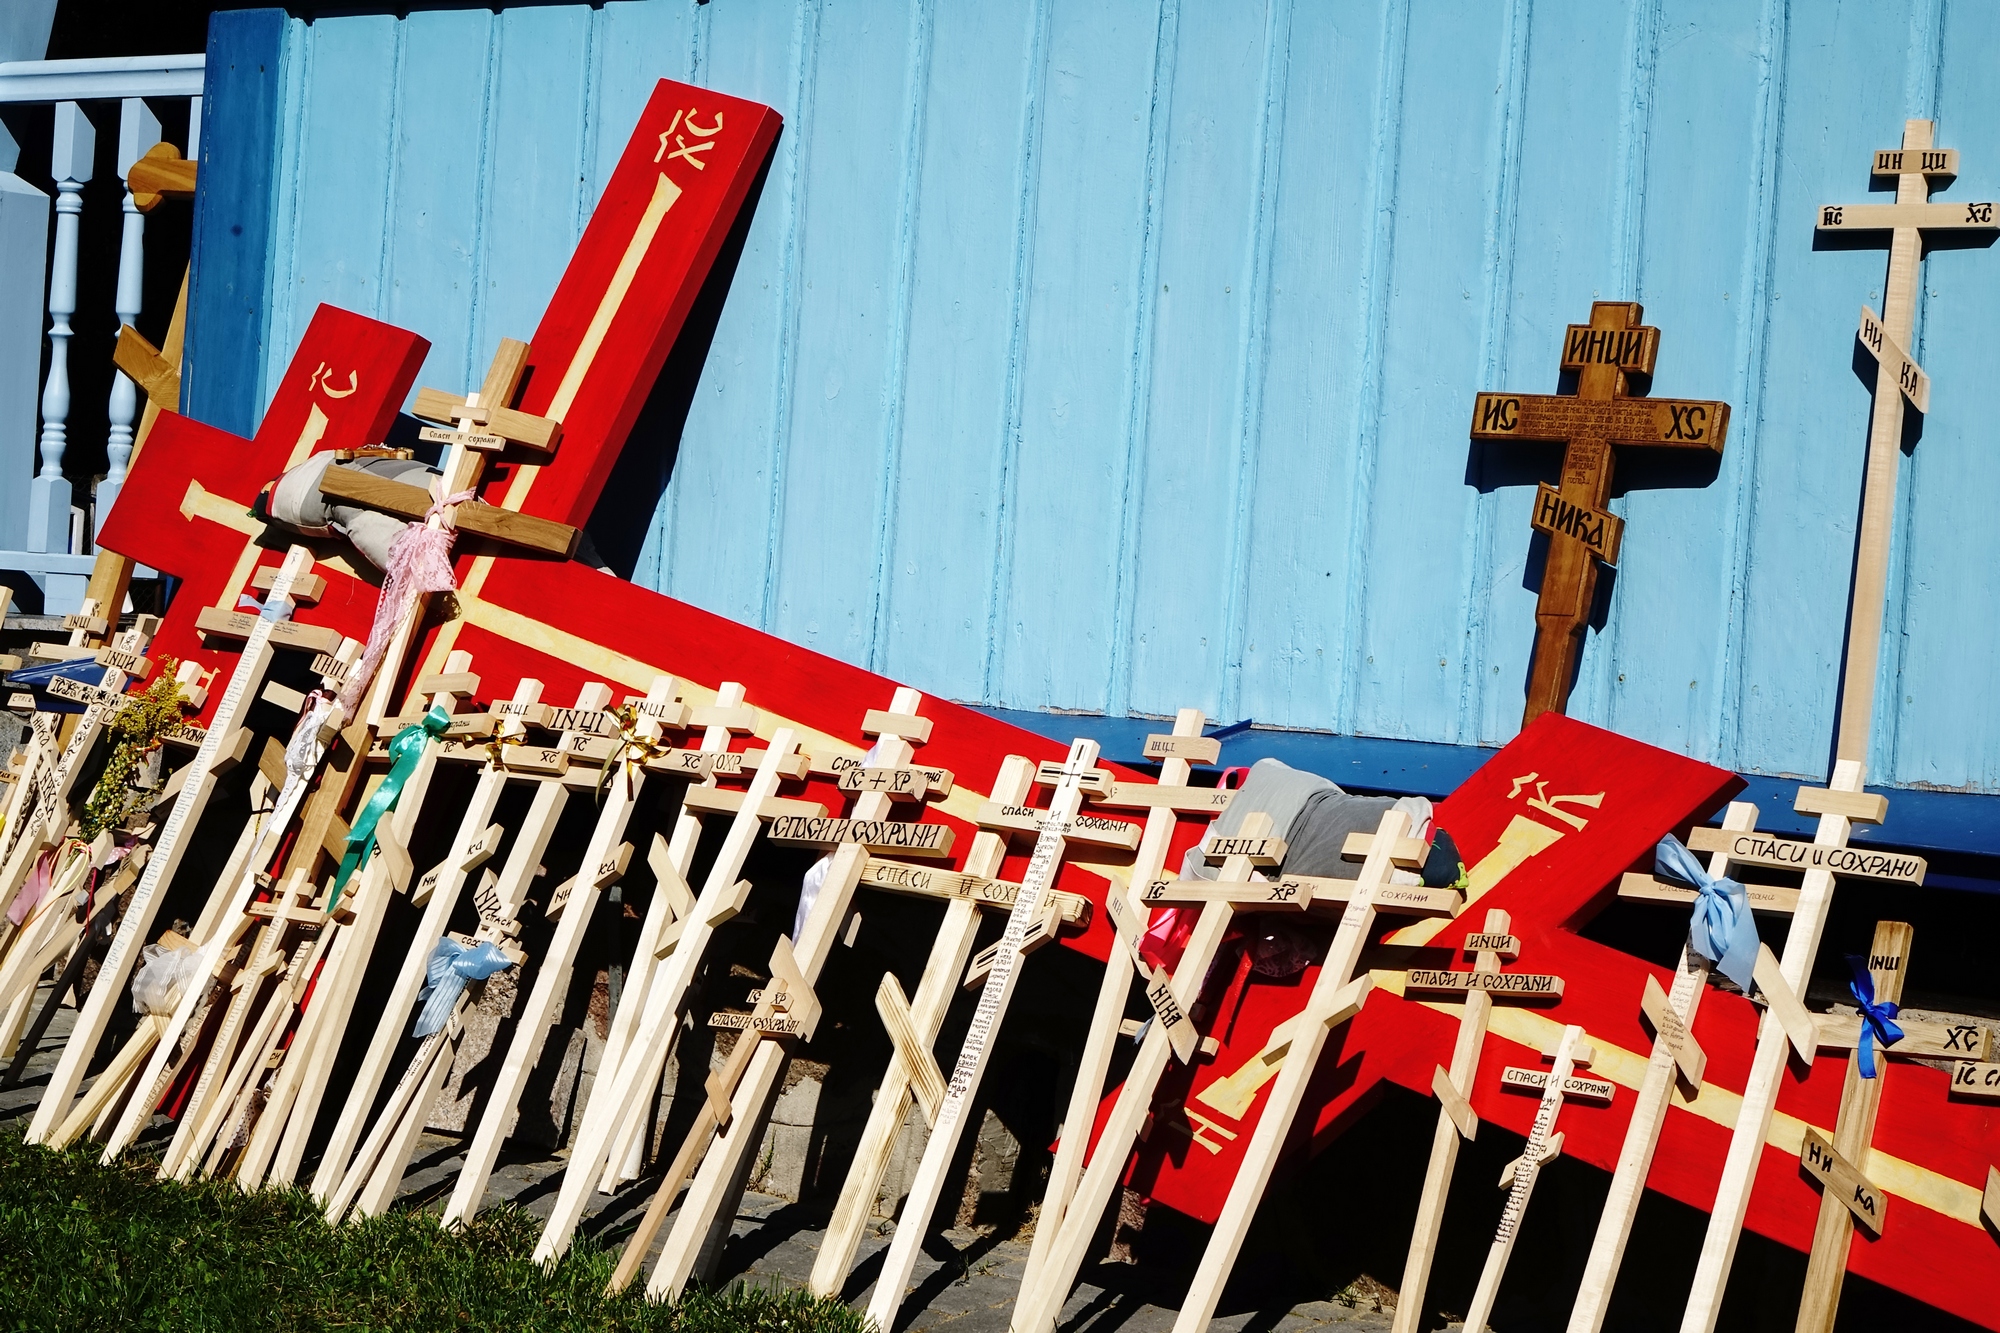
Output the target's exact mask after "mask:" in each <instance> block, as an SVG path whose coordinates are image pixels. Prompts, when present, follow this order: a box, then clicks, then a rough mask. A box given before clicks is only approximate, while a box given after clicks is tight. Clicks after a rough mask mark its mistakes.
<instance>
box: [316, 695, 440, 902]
mask: <svg viewBox="0 0 2000 1333" xmlns="http://www.w3.org/2000/svg"><path fill="white" fill-rule="evenodd" d="M450 725H451V714H450V713H447V712H446V711H445V710H444V705H443V704H432V705H431V711H430V712H428V713H425V714H424V717H423V721H421V722H413V723H411V724H410V725H409V726H407V727H404V728H403V729H402V730H401V731H399V732H397V733H396V735H395V737H394V738H393V739H392V740H390V742H389V775H388V776H387V777H385V778H383V779H382V785H381V786H379V787H377V788H376V789H375V794H374V795H373V796H372V797H370V798H369V800H368V804H367V805H366V806H365V807H363V808H362V811H361V818H359V819H357V820H355V821H354V827H353V828H352V829H351V830H349V832H348V834H347V854H346V855H345V856H342V857H341V858H340V873H339V874H338V875H336V876H334V880H333V892H332V894H330V895H329V896H328V900H327V905H326V910H327V912H328V913H329V914H331V913H332V911H333V909H334V908H335V906H337V905H338V904H339V902H340V893H341V890H343V889H345V888H346V887H347V881H348V880H350V879H352V878H353V877H354V872H355V871H357V870H359V869H361V867H363V866H365V865H367V864H368V858H369V856H370V855H371V854H372V853H373V852H374V850H375V826H376V825H377V824H379V823H380V822H381V821H382V816H383V815H386V814H388V813H389V812H390V811H391V810H394V809H395V808H396V798H397V797H399V796H401V795H402V794H403V784H404V783H406V782H408V781H409V780H410V775H411V774H412V773H414V772H416V771H417V761H418V760H419V759H421V758H422V757H423V753H424V742H425V741H427V740H433V739H435V738H437V737H439V736H442V735H444V733H445V728H447V727H449V726H450Z"/></svg>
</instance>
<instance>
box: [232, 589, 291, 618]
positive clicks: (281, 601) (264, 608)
mask: <svg viewBox="0 0 2000 1333" xmlns="http://www.w3.org/2000/svg"><path fill="white" fill-rule="evenodd" d="M236 609H237V610H239V611H255V612H256V613H257V618H258V619H259V620H268V621H270V622H271V623H272V624H274V625H275V624H277V623H278V622H279V621H280V620H288V619H290V618H291V614H292V599H291V598H289V597H284V598H278V597H267V598H265V599H264V600H263V601H261V602H260V601H258V600H257V599H256V598H255V597H252V596H251V595H250V594H249V593H247V592H239V593H237V594H236Z"/></svg>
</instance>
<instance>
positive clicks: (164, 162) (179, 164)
mask: <svg viewBox="0 0 2000 1333" xmlns="http://www.w3.org/2000/svg"><path fill="white" fill-rule="evenodd" d="M194 184H195V164H194V163H192V162H189V161H187V160H186V159H185V158H183V157H182V156H181V150H180V149H178V148H176V147H174V146H173V145H172V144H170V143H156V144H154V145H153V146H152V147H151V148H149V149H147V150H146V155H145V156H144V157H142V158H140V159H139V160H138V161H137V162H134V163H133V164H132V169H131V170H130V171H128V172H127V173H126V174H125V188H126V189H128V190H130V191H131V192H132V207H134V208H136V209H138V210H139V211H140V212H141V213H150V212H152V211H153V210H154V209H155V208H158V207H159V206H160V201H161V200H162V199H192V198H194Z"/></svg>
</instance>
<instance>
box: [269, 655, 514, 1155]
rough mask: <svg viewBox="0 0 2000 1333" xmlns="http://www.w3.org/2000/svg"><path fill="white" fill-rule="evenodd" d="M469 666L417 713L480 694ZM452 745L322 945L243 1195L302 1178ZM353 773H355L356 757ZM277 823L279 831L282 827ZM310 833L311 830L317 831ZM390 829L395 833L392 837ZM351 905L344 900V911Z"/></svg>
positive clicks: (407, 795) (417, 776)
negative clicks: (436, 777) (386, 921)
mask: <svg viewBox="0 0 2000 1333" xmlns="http://www.w3.org/2000/svg"><path fill="white" fill-rule="evenodd" d="M471 666H472V656H471V654H470V653H462V652H461V653H454V654H453V655H452V656H451V657H450V658H448V659H446V661H445V663H444V667H445V669H444V671H443V672H441V673H438V674H436V675H431V676H419V677H418V678H417V680H416V681H415V682H414V685H413V687H412V690H413V693H415V694H416V695H417V696H418V700H419V702H418V708H419V709H421V710H422V711H424V712H429V711H430V710H431V709H432V708H437V707H442V708H444V709H445V710H446V711H450V710H451V709H452V708H453V707H455V706H456V703H457V702H458V701H459V700H460V699H461V698H464V697H469V696H470V695H472V694H474V693H476V692H477V690H478V688H479V680H478V677H476V676H471V675H470V670H471ZM379 697H380V692H378V698H379ZM447 744H448V742H447V741H445V740H443V739H442V738H439V737H434V736H426V737H425V739H424V743H423V748H422V749H421V750H420V751H419V752H418V758H417V763H416V767H415V768H414V770H413V771H412V772H411V774H410V776H409V778H408V780H407V781H405V782H404V784H403V789H402V793H401V795H399V796H398V797H397V800H396V805H395V808H394V809H393V810H391V811H389V812H388V813H387V814H386V815H384V816H383V817H382V819H381V821H380V822H379V823H377V824H376V826H375V829H376V834H375V846H376V852H375V855H374V857H373V858H372V859H370V860H369V861H368V863H367V864H366V865H365V866H364V867H362V869H361V871H360V873H359V874H357V875H356V876H355V877H354V881H353V882H352V883H350V884H349V886H348V890H349V892H352V893H354V894H355V900H354V904H353V908H352V910H353V913H354V915H353V919H352V920H351V921H347V922H343V923H341V924H340V928H339V930H337V931H333V932H329V934H330V935H331V936H332V943H331V944H327V943H323V942H316V944H315V948H316V949H318V950H319V951H320V952H321V953H322V954H323V956H324V957H325V959H326V961H325V963H324V965H323V966H322V967H321V968H320V972H319V977H318V979H317V981H316V982H315V983H314V986H313V993H312V997H311V1003H310V1004H309V1005H308V1006H307V1007H306V1009H305V1010H304V1012H303V1015H302V1016H301V1018H300V1021H299V1025H298V1031H297V1034H296V1035H295V1036H294V1037H293V1039H292V1041H291V1044H290V1045H289V1046H287V1047H286V1048H285V1052H284V1059H283V1062H282V1064H280V1065H279V1067H278V1068H277V1069H276V1070H275V1071H274V1072H273V1073H271V1074H270V1075H268V1077H269V1080H270V1082H269V1087H270V1096H269V1100H268V1102H267V1103H266V1105H265V1108H264V1110H263V1112H262V1113H261V1114H260V1115H259V1116H258V1119H257V1124H256V1127H255V1129H254V1130H253V1131H252V1132H251V1134H250V1138H249V1141H248V1142H247V1143H246V1144H245V1145H244V1148H243V1155H242V1157H241V1158H240V1159H238V1161H237V1163H236V1166H235V1178H236V1180H237V1182H238V1183H239V1184H241V1185H243V1186H244V1187H245V1188H255V1187H256V1186H257V1185H259V1184H262V1183H264V1182H266V1181H273V1182H276V1183H278V1184H283V1185H289V1184H291V1183H292V1181H293V1180H294V1179H295V1178H296V1177H297V1175H298V1171H299V1165H300V1163H301V1162H302V1161H303V1160H304V1157H305V1150H306V1144H307V1141H308V1139H309V1138H310V1137H311V1135H312V1132H313V1126H314V1124H315V1121H316V1119H317V1116H318V1114H319V1105H320V1101H321V1099H322V1098H323V1097H324V1096H325V1095H326V1090H327V1086H328V1083H329V1081H330V1079H331V1076H332V1072H333V1065H334V1061H335V1059H336V1058H337V1057H338V1055H339V1053H340V1047H341V1038H342V1036H343V1035H344V1034H345V1033H346V1031H347V1030H348V1026H349V1022H350V1019H351V1017H352V1015H353V1012H354V1006H355V1003H356V1001H357V1000H358V998H359V996H360V990H361V982H362V978H363V976H364V975H365V974H366V971H367V968H368V961H369V959H370V957H371V956H372V955H373V953H374V949H375V941H376V939H377V938H378V936H379V935H380V933H381V929H382V921H383V917H384V915H385V914H386V913H387V911H388V908H389V898H390V895H391V894H392V893H402V892H405V891H407V890H408V889H409V887H410V885H411V884H412V883H413V881H414V880H415V868H414V867H413V866H412V865H411V864H410V857H409V853H408V851H407V850H406V849H407V848H408V847H409V844H410V841H411V839H412V837H413V836H414V835H415V832H416V824H417V820H418V818H419V817H420V816H421V815H422V813H423V808H424V803H425V798H426V797H427V796H428V794H429V792H430V783H431V777H432V775H433V774H434V773H435V772H436V770H437V763H438V760H439V759H440V758H441V757H442V755H443V753H444V749H445V746H446V745H447ZM354 767H355V769H356V770H357V771H358V769H359V767H360V764H359V762H358V756H357V763H356V764H355V765H354ZM323 782H324V779H323ZM277 822H279V823H280V824H281V825H282V821H277ZM307 827H308V829H309V828H310V822H308V824H307ZM384 829H387V830H389V831H388V833H387V834H386V835H385V834H384V833H383V830H384ZM346 832H347V831H346V830H345V828H341V829H340V831H339V833H340V836H338V837H337V838H330V839H329V841H330V842H334V843H335V845H340V846H344V845H345V844H346V842H347V838H346V836H345V834H346ZM301 836H303V834H302V835H301ZM294 850H295V859H305V860H311V859H312V858H311V857H310V856H308V857H305V858H298V857H297V856H296V849H294ZM357 885H358V886H359V887H358V888H357V887H356V886H357ZM346 902H347V899H346V898H345V897H342V899H341V903H342V904H343V905H345V904H346Z"/></svg>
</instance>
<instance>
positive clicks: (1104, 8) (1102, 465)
mask: <svg viewBox="0 0 2000 1333" xmlns="http://www.w3.org/2000/svg"><path fill="white" fill-rule="evenodd" d="M1174 8H1175V7H1174V5H1173V4H1172V0H1168V3H1167V4H1166V6H1165V7H1164V10H1163V6H1162V5H1161V4H1159V3H1147V2H1146V0H1121V2H1120V3H1114V4H1069V3H1064V4H1056V5H1055V6H1054V7H1053V8H1051V9H1050V11H1049V16H1048V27H1047V30H1046V31H1047V36H1046V47H1047V50H1046V54H1045V55H1044V56H1043V57H1042V60H1043V70H1042V76H1041V88H1042V94H1041V95H1042V99H1043V105H1042V109H1041V110H1040V112H1039V113H1038V115H1037V121H1038V128H1037V130H1036V134H1035V138H1034V139H1033V140H1032V145H1031V146H1032V151H1033V157H1032V159H1028V158H1025V157H1024V158H1023V159H1022V161H1021V165H1020V168H1019V172H1018V174H1017V175H1015V176H1014V179H1015V180H1016V181H1017V182H1018V184H1017V186H1016V188H1022V187H1024V186H1025V187H1026V188H1028V189H1031V190H1032V192H1033V208H1032V211H1031V212H1030V214H1029V216H1028V218H1027V219H1026V224H1025V225H1026V234H1025V235H1022V236H1020V237H1018V238H1016V237H1013V236H1010V237H1009V238H1008V241H1007V245H1008V256H1009V262H1010V264H1014V265H1016V271H1017V272H1018V273H1019V275H1020V277H1019V278H1017V279H1010V281H1018V282H1025V283H1026V284H1027V288H1026V295H1025V300H1018V299H1017V301H1016V304H1015V305H1014V306H1013V307H1012V310H1013V313H1012V314H1011V315H1010V327H1008V328H1007V330H1006V332H1007V335H1008V337H1009V340H1010V341H1009V344H1008V347H1007V349H1006V357H1007V363H1006V365H1005V367H1004V373H1006V374H1007V375H1010V376H1012V377H1013V379H1014V385H1013V387H1011V388H1010V389H1009V390H1008V395H1009V398H1010V400H1011V404H1012V405H1011V406H1010V407H1009V408H1008V412H1009V417H1008V419H1007V420H1004V421H1002V422H999V423H996V430H995V436H996V438H995V448H996V453H997V458H996V464H997V465H996V466H994V467H992V468H991V469H990V470H988V471H986V472H984V473H983V474H981V476H980V478H979V480H980V481H981V483H982V484H983V485H985V486H987V487H989V488H990V491H989V494H988V498H987V499H986V500H985V502H984V504H983V505H982V504H975V507H973V508H972V509H971V510H970V512H962V513H961V515H960V518H959V521H960V522H961V523H964V524H965V525H966V529H967V533H966V535H967V538H968V539H969V540H968V542H967V544H968V545H970V544H973V543H976V544H978V545H980V546H983V547H985V548H986V549H987V550H989V551H991V552H992V554H991V556H990V557H989V559H990V562H991V565H990V568H991V574H990V579H991V582H990V584H989V585H988V587H989V588H990V592H988V593H987V594H986V596H985V597H984V598H982V599H980V601H978V602H974V603H973V604H972V605H970V606H968V608H967V609H968V610H972V611H974V614H975V619H974V621H973V631H974V632H975V633H977V634H980V635H982V636H983V639H984V642H982V643H981V644H980V648H981V650H982V652H983V654H984V661H983V670H982V676H981V678H980V679H981V685H980V687H979V689H978V690H977V692H976V693H973V694H969V695H968V697H973V698H985V699H988V700H993V701H999V702H1003V703H1017V704H1018V703H1032V704H1035V705H1039V706H1048V707H1057V708H1091V709H1101V708H1104V707H1106V705H1107V697H1108V694H1109V691H1110V690H1112V689H1114V688H1117V686H1118V684H1119V682H1118V681H1117V680H1116V679H1115V677H1114V673H1116V672H1118V671H1119V670H1120V663H1119V660H1118V659H1117V658H1116V657H1115V656H1114V638H1115V636H1116V634H1117V633H1118V632H1119V629H1120V626H1121V625H1122V623H1123V622H1124V620H1126V619H1129V617H1128V616H1125V615H1124V613H1123V612H1121V611H1120V610H1119V609H1118V608H1120V607H1121V606H1122V605H1124V604H1125V603H1126V602H1127V601H1129V598H1130V596H1131V594H1130V590H1129V580H1130V572H1129V568H1128V561H1127V559H1126V556H1125V554H1122V553H1129V551H1130V549H1131V546H1132V545H1133V544H1134V543H1135V542H1136V540H1137V538H1136V536H1135V535H1133V534H1136V533H1138V532H1139V531H1140V530H1142V529H1143V528H1144V527H1145V526H1146V525H1149V524H1152V523H1156V522H1161V521H1173V522H1175V523H1176V526H1179V520H1178V516H1173V517H1172V518H1169V516H1165V515H1158V514H1153V513H1148V512H1147V511H1146V510H1145V509H1144V507H1143V506H1142V505H1141V504H1140V503H1139V500H1138V488H1137V480H1136V473H1137V470H1138V468H1139V463H1140V460H1141V459H1143V458H1144V456H1145V441H1144V435H1143V432H1144V417H1143V411H1144V408H1143V401H1144V398H1145V376H1146V373H1147V372H1146V364H1147V360H1148V358H1149V355H1150V320H1151V312H1152V309H1153V301H1152V298H1151V296H1150V295H1149V294H1148V291H1147V289H1148V285H1149V283H1150V284H1151V286H1154V287H1157V285H1158V284H1157V283H1156V282H1152V281H1151V279H1150V276H1149V275H1150V273H1151V269H1150V268H1149V267H1148V254H1149V249H1148V247H1149V245H1150V244H1152V243H1153V242H1152V240H1151V238H1153V237H1155V236H1156V235H1157V229H1156V226H1155V220H1154V217H1153V213H1152V209H1153V207H1154V202H1153V201H1151V200H1149V198H1148V190H1149V181H1148V172H1149V162H1148V144H1149V139H1150V136H1151V135H1152V134H1153V133H1154V125H1155V120H1156V118H1157V119H1158V123H1159V126H1160V128H1159V130H1158V133H1159V134H1160V136H1161V138H1162V139H1164V136H1165V128H1164V126H1165V121H1164V117H1165V115H1166V111H1167V108H1166V106H1165V104H1164V102H1163V100H1162V99H1164V98H1167V97H1170V96H1171V94H1170V92H1169V91H1168V90H1167V89H1165V88H1163V87H1159V86H1158V82H1159V79H1160V75H1161V60H1160V53H1159V52H1158V50H1157V48H1158V45H1159V42H1160V41H1161V40H1162V35H1163V33H1164V35H1165V37H1166V38H1167V39H1169V40H1170V39H1171V35H1172V28H1171V18H1172V15H1173V13H1174ZM1171 66H1172V59H1171V55H1168V56H1167V57H1166V58H1165V68H1166V69H1168V70H1170V69H1171ZM1009 214H1010V219H1011V218H1012V217H1013V216H1014V212H1013V210H1011V209H1010V210H1009ZM1017 249H1018V250H1019V254H1018V256H1017V255H1016V250H1017ZM1135 398H1136V399H1137V400H1138V401H1137V402H1136V403H1135ZM946 537H947V540H951V541H954V542H956V541H958V540H960V538H959V537H958V536H957V535H956V534H946ZM1118 711H1120V712H1122V711H1123V708H1122V706H1121V707H1120V708H1119V709H1118Z"/></svg>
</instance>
